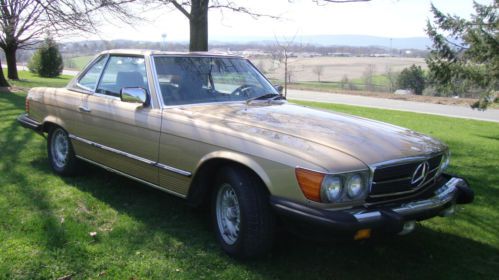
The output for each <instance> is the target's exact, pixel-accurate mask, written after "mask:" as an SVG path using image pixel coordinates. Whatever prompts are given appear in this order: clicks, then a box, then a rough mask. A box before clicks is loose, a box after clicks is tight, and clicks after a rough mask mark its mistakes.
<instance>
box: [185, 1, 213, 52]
mask: <svg viewBox="0 0 499 280" xmlns="http://www.w3.org/2000/svg"><path fill="white" fill-rule="evenodd" d="M208 2H209V0H192V4H191V14H190V18H189V25H190V43H189V50H190V51H191V52H193V51H208Z"/></svg>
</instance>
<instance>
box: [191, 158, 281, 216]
mask: <svg viewBox="0 0 499 280" xmlns="http://www.w3.org/2000/svg"><path fill="white" fill-rule="evenodd" d="M227 163H235V164H239V165H241V166H244V167H246V168H248V169H250V170H252V171H253V172H254V173H255V174H256V175H257V176H258V177H259V178H260V179H261V180H262V182H263V183H264V184H265V186H266V187H267V188H268V189H269V191H270V188H271V187H272V183H271V181H270V178H269V176H268V174H267V172H265V169H264V168H262V166H261V164H259V163H258V162H257V161H256V160H255V159H253V158H251V157H250V156H247V155H245V154H240V153H237V152H233V151H213V152H211V153H209V154H206V155H205V156H204V157H202V158H201V159H200V160H199V162H198V164H197V166H196V169H195V170H196V171H195V172H194V179H193V180H192V183H191V186H190V188H189V193H188V195H187V202H188V204H189V205H191V206H194V207H196V206H199V205H202V204H203V203H204V202H207V201H208V198H209V193H210V190H211V188H212V187H213V184H214V180H215V176H213V175H214V174H216V172H217V170H218V168H220V167H221V166H223V165H224V164H227Z"/></svg>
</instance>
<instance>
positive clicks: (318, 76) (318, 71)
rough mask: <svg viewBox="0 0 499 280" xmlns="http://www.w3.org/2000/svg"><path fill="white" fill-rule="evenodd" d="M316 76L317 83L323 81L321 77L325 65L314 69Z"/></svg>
mask: <svg viewBox="0 0 499 280" xmlns="http://www.w3.org/2000/svg"><path fill="white" fill-rule="evenodd" d="M312 71H313V72H314V74H315V75H317V81H319V82H320V81H321V75H322V73H323V72H324V65H316V66H314V68H313V69H312Z"/></svg>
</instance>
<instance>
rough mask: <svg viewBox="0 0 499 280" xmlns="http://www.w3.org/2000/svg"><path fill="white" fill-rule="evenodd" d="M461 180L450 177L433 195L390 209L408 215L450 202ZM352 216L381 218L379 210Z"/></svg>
mask: <svg viewBox="0 0 499 280" xmlns="http://www.w3.org/2000/svg"><path fill="white" fill-rule="evenodd" d="M462 182H463V179H460V178H456V177H452V178H451V179H450V180H449V181H447V183H445V185H443V186H442V187H440V188H439V189H438V190H436V191H435V196H433V197H431V198H428V199H424V200H418V201H413V202H409V203H406V204H402V205H401V206H399V207H396V208H392V209H391V210H392V211H394V212H396V213H398V214H401V215H410V214H415V213H418V212H422V211H426V210H431V209H435V208H438V207H441V206H443V205H445V204H446V203H449V202H451V201H452V200H454V199H455V197H456V193H457V185H459V184H460V183H462ZM354 217H355V218H356V219H357V221H359V222H369V221H375V220H378V219H380V218H381V212H380V211H367V212H366V211H364V210H362V211H361V212H357V213H354Z"/></svg>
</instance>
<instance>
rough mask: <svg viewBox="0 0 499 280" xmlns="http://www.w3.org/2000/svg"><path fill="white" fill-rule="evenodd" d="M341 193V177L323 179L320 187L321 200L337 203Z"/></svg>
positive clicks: (328, 176)
mask: <svg viewBox="0 0 499 280" xmlns="http://www.w3.org/2000/svg"><path fill="white" fill-rule="evenodd" d="M342 193H343V183H342V181H341V177H338V176H331V175H327V176H326V177H324V180H323V181H322V186H321V194H322V199H323V200H327V201H329V202H335V201H338V200H339V199H340V198H341V194H342Z"/></svg>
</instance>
